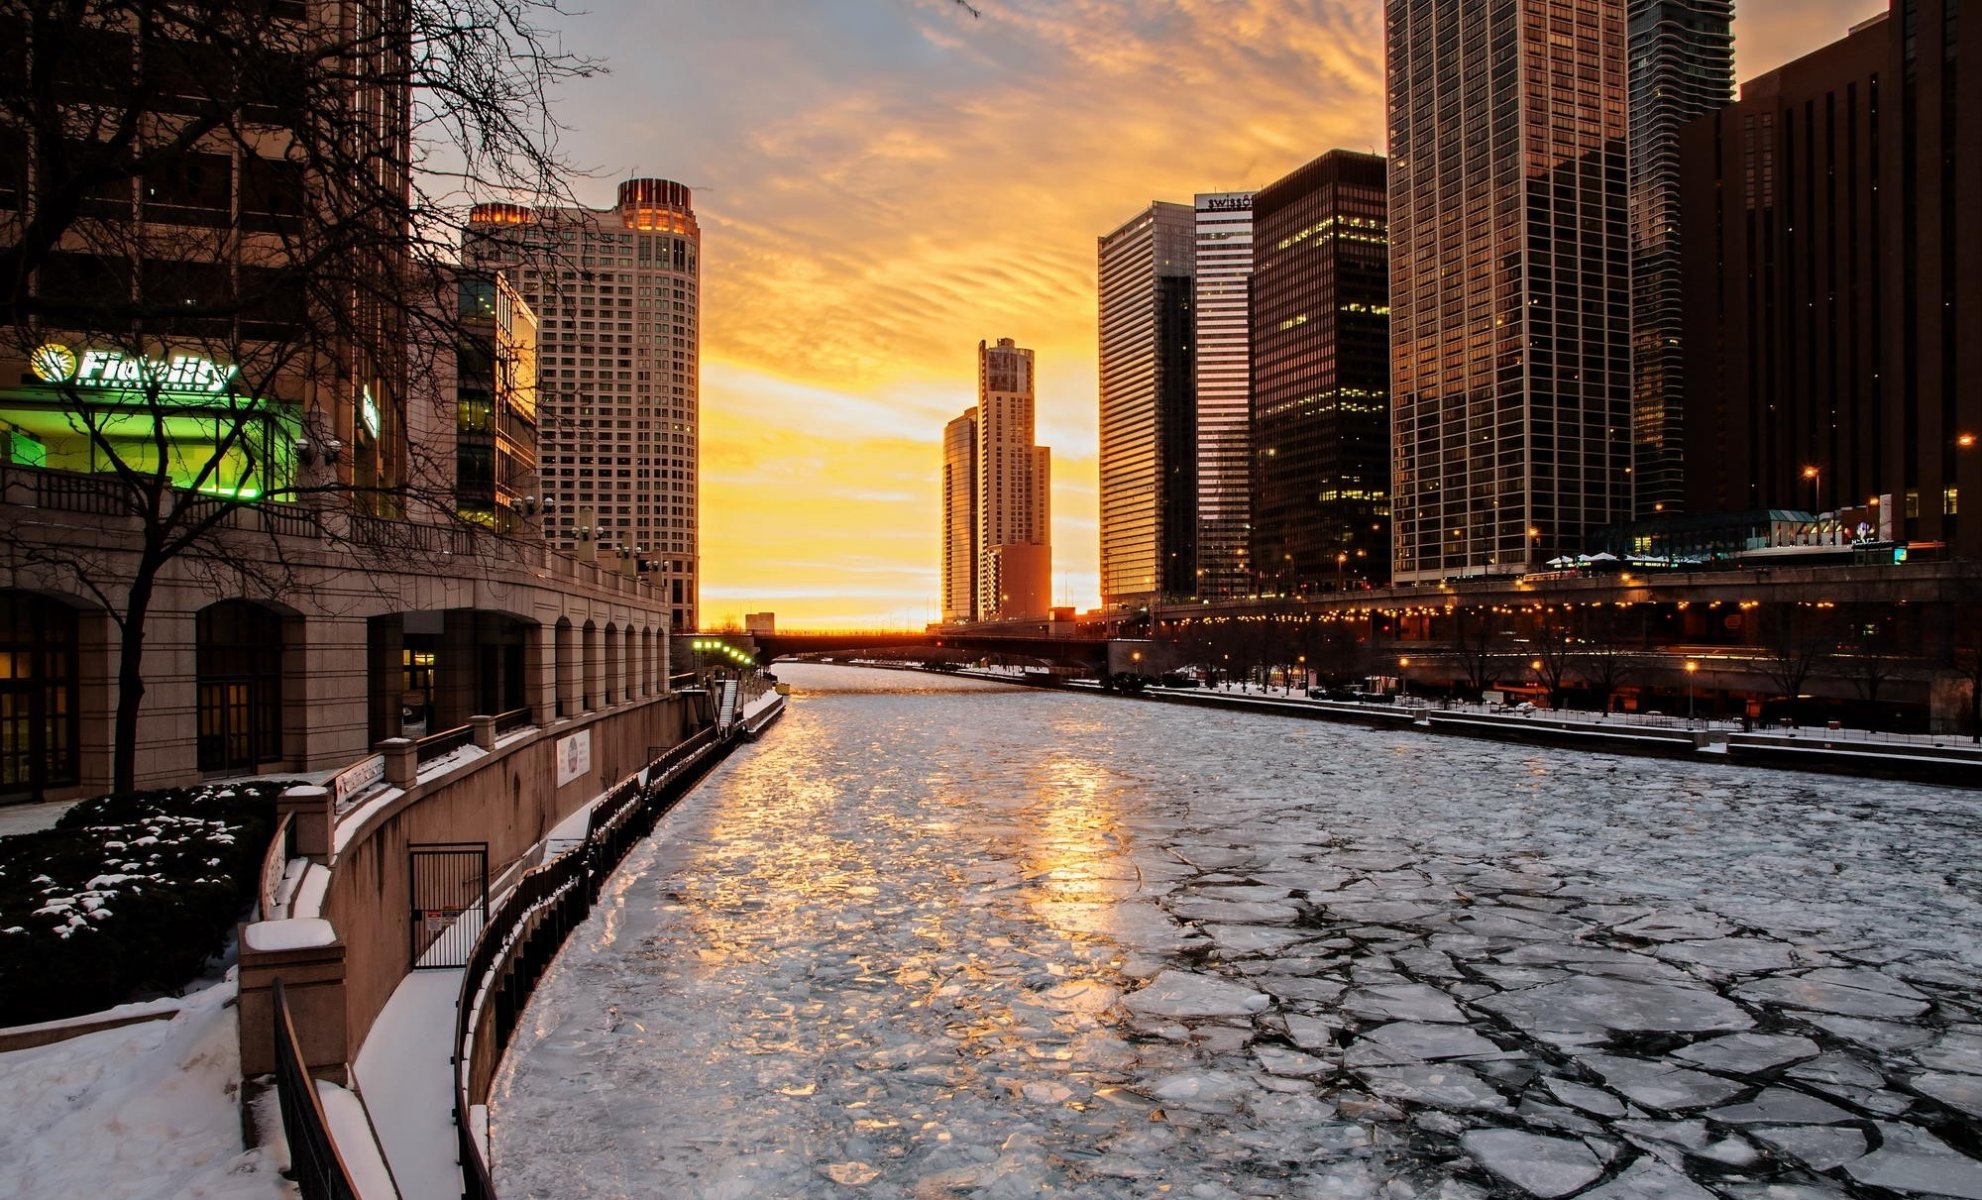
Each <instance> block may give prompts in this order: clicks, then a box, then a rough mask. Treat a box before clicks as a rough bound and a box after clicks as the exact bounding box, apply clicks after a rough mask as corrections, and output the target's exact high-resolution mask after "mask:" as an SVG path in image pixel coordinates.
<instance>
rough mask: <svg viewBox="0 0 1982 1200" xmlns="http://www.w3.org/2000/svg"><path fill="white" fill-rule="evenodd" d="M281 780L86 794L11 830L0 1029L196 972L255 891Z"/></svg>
mask: <svg viewBox="0 0 1982 1200" xmlns="http://www.w3.org/2000/svg"><path fill="white" fill-rule="evenodd" d="M285 786H287V785H286V784H285V783H283V782H276V781H268V782H264V781H256V782H254V783H233V784H226V785H214V786H205V787H193V788H170V789H166V790H163V791H156V792H141V793H136V794H132V795H125V796H105V797H102V798H99V799H95V800H88V801H85V802H83V803H81V804H78V805H77V806H76V807H74V808H72V809H70V810H69V811H68V812H67V813H65V814H63V816H62V819H61V820H60V821H59V822H57V824H56V826H55V828H53V829H46V830H42V831H40V832H38V833H30V834H23V835H20V836H17V837H9V838H0V1025H15V1024H22V1023H25V1022H30V1021H48V1020H54V1019H56V1018H58V1017H66V1016H75V1015H77V1014H80V1013H89V1012H96V1011H99V1010H101V1009H105V1008H109V1007H111V1006H113V1005H117V1004H122V1003H124V1002H126V1001H129V1000H131V999H134V998H136V997H138V996H140V995H142V994H144V993H147V992H151V993H159V992H169V991H173V990H176V989H178V988H180V987H183V986H184V985H185V984H186V983H188V982H190V981H191V980H193V979H195V978H197V977H198V976H199V973H200V971H201V969H202V967H203V966H204V965H205V963H206V962H207V960H208V959H209V958H211V957H212V956H213V955H214V954H216V953H218V952H219V951H220V950H221V949H222V947H224V946H225V945H226V942H227V935H228V933H229V932H230V931H231V930H232V928H233V925H234V922H235V921H236V920H237V919H238V918H239V916H240V915H241V912H242V910H243V909H244V908H245V907H246V906H247V905H248V904H249V902H250V901H251V900H252V899H253V897H254V891H255V884H256V880H257V879H258V877H259V875H260V871H261V861H262V855H263V853H264V852H265V851H266V850H267V848H268V839H269V836H270V831H271V830H272V828H273V825H274V821H273V818H274V813H275V797H276V796H277V795H279V794H280V793H281V791H282V789H283V787H285Z"/></svg>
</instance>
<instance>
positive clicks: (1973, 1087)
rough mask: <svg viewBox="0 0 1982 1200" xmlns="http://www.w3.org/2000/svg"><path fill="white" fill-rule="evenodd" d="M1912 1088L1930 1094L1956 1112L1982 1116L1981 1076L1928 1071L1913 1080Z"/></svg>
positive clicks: (1925, 1094)
mask: <svg viewBox="0 0 1982 1200" xmlns="http://www.w3.org/2000/svg"><path fill="white" fill-rule="evenodd" d="M1913 1090H1914V1091H1916V1092H1919V1093H1920V1094H1921V1095H1923V1096H1932V1097H1933V1098H1934V1099H1936V1100H1939V1101H1940V1102H1941V1103H1942V1104H1945V1105H1947V1106H1948V1107H1949V1108H1952V1109H1954V1110H1955V1111H1956V1112H1963V1113H1967V1114H1968V1115H1969V1116H1971V1117H1978V1118H1982V1078H1978V1077H1976V1076H1974V1075H1951V1074H1948V1073H1947V1072H1944V1071H1930V1072H1928V1073H1927V1074H1925V1075H1920V1076H1917V1077H1916V1078H1915V1079H1914V1080H1913Z"/></svg>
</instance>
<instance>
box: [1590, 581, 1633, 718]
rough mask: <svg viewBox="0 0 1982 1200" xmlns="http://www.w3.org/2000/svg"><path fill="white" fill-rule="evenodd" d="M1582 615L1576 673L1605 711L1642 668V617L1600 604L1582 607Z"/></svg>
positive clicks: (1598, 705)
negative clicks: (1620, 690)
mask: <svg viewBox="0 0 1982 1200" xmlns="http://www.w3.org/2000/svg"><path fill="white" fill-rule="evenodd" d="M1582 616H1583V619H1582V620H1581V621H1580V622H1578V627H1579V628H1580V630H1581V634H1582V640H1581V645H1580V647H1579V651H1580V652H1579V654H1578V663H1577V674H1578V675H1579V676H1580V677H1581V678H1582V680H1583V682H1584V683H1585V684H1586V685H1587V686H1588V687H1589V689H1590V690H1591V691H1592V692H1594V693H1596V701H1597V707H1598V708H1599V709H1600V710H1603V711H1605V712H1608V711H1609V710H1610V703H1611V700H1612V698H1613V697H1615V696H1616V695H1617V693H1618V690H1619V689H1621V688H1622V687H1624V685H1625V684H1627V683H1629V682H1631V681H1632V680H1633V679H1635V678H1636V677H1637V675H1638V673H1639V671H1641V670H1642V669H1643V668H1644V665H1645V659H1644V656H1643V653H1642V650H1643V645H1644V628H1643V622H1642V618H1641V617H1639V618H1636V619H1634V616H1633V614H1632V612H1631V611H1630V610H1629V609H1619V608H1615V607H1612V606H1610V605H1601V604H1600V605H1596V606H1593V607H1591V608H1587V609H1584V610H1583V614H1582Z"/></svg>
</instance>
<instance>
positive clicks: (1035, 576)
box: [943, 338, 1053, 621]
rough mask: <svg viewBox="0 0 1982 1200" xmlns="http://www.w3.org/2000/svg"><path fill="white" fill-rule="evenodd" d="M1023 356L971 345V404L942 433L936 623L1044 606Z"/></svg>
mask: <svg viewBox="0 0 1982 1200" xmlns="http://www.w3.org/2000/svg"><path fill="white" fill-rule="evenodd" d="M1033 380H1034V375H1033V361H1032V351H1030V350H1027V349H1025V348H1024V347H1022V346H1020V345H1018V344H1017V343H1015V342H1014V341H1013V340H1012V339H1011V338H999V339H998V342H997V344H996V345H992V344H991V343H988V342H979V343H978V344H977V403H976V404H975V405H974V406H972V407H971V408H969V409H967V410H965V412H964V414H963V415H962V416H960V417H958V418H956V419H955V420H954V421H951V422H950V423H949V424H948V425H947V426H945V427H944V429H943V619H944V620H945V621H991V620H999V619H1001V618H1002V619H1011V618H1017V617H1035V616H1043V615H1045V613H1046V611H1047V610H1048V609H1049V608H1051V607H1052V603H1053V600H1052V594H1053V586H1052V584H1053V579H1052V576H1053V562H1052V540H1053V539H1052V525H1053V510H1052V500H1051V495H1052V453H1051V451H1049V450H1048V449H1047V448H1046V447H1044V446H1035V445H1033V444H1032V439H1033V430H1034V420H1033V417H1034V411H1033V406H1034V387H1033Z"/></svg>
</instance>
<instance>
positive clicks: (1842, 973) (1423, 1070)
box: [491, 666, 1982, 1200]
mask: <svg viewBox="0 0 1982 1200" xmlns="http://www.w3.org/2000/svg"><path fill="white" fill-rule="evenodd" d="M781 674H782V675H783V677H785V678H787V679H788V680H790V681H791V682H793V683H794V684H795V685H796V692H797V694H796V695H795V697H794V703H793V705H792V709H791V712H790V714H789V715H788V716H787V718H786V719H785V720H784V722H783V723H782V724H781V725H780V726H778V727H777V728H775V729H774V730H773V731H772V732H771V733H770V734H769V735H768V736H767V737H766V738H765V739H764V741H763V742H762V743H760V744H759V745H757V746H755V747H753V748H751V749H748V750H746V751H744V752H742V753H740V754H739V755H738V756H737V757H736V758H734V759H733V760H732V761H731V762H730V763H728V764H726V765H725V766H723V767H722V768H721V769H720V770H719V771H718V772H717V773H716V774H715V775H714V776H712V777H711V778H710V780H709V781H708V782H707V783H705V784H704V785H703V786H702V787H701V788H700V789H699V790H698V791H697V792H696V793H695V794H694V795H692V796H691V797H690V798H689V799H688V800H686V801H685V802H684V803H683V804H682V805H681V807H680V808H678V809H677V810H676V811H675V812H674V813H673V814H672V815H670V816H669V817H668V819H667V820H666V821H665V822H663V824H662V826H661V829H660V832H659V834H658V836H657V837H656V839H655V840H654V841H653V842H652V843H651V844H649V845H648V846H646V847H644V848H642V849H641V850H639V851H636V852H635V853H634V855H633V856H631V857H630V858H629V859H628V860H627V862H626V865H625V866H624V867H623V868H622V870H621V872H620V873H619V875H618V876H617V877H615V879H614V880H613V881H612V883H611V885H610V886H609V887H608V891H607V898H606V899H605V901H604V902H603V903H602V904H601V905H600V907H599V909H598V910H596V911H595V913H594V915H593V917H592V918H591V922H590V924H589V925H588V926H586V927H585V928H582V929H581V930H579V931H578V932H577V933H576V934H574V935H573V938H572V940H571V942H570V943H569V946H568V948H567V949H566V951H565V952H564V955H563V956H562V958H561V960H560V961H559V963H558V964H557V966H556V967H555V968H554V969H553V971H552V972H551V974H550V975H549V977H548V978H547V979H546V980H545V983H544V985H543V987H542V988H541V990H540V991H539V992H538V993H537V996H536V999H535V1000H534V1001H533V1002H532V1005H531V1007H530V1009H529V1012H528V1014H527V1015H526V1019H525V1029H524V1030H523V1031H521V1032H520V1033H519V1036H518V1039H517V1042H516V1044H515V1046H514V1048H513V1049H512V1050H511V1053H510V1059H509V1062H508V1064H507V1066H506V1068H505V1070H504V1073H503V1075H502V1077H501V1078H500V1079H499V1080H498V1083H497V1089H496V1093H495V1095H494V1097H493V1099H492V1101H491V1119H492V1122H493V1139H494V1166H495V1175H496V1179H497V1181H498V1184H499V1185H500V1187H501V1189H502V1191H503V1194H504V1196H505V1197H506V1198H508V1200H516V1198H518V1197H523V1196H533V1197H566V1196H589V1197H610V1196H628V1197H631V1196H641V1197H650V1196H664V1197H725V1198H734V1200H746V1198H748V1200H759V1198H764V1197H779V1196H867V1197H909V1198H915V1200H935V1198H939V1197H950V1196H974V1197H1009V1198H1013V1200H1017V1198H1019V1197H1033V1196H1042V1195H1062V1196H1079V1197H1144V1196H1172V1197H1175V1196H1189V1197H1230V1196H1276V1197H1277V1196H1286V1197H1307V1196H1316V1197H1340V1198H1357V1197H1364V1196H1368V1197H1373V1198H1374V1197H1381V1198H1382V1200H1413V1198H1415V1197H1437V1198H1438V1200H1472V1198H1475V1197H1480V1196H1484V1195H1506V1196H1526V1195H1534V1196H1542V1197H1554V1196H1568V1195H1572V1194H1590V1195H1595V1196H1597V1197H1598V1198H1599V1200H1665V1198H1671V1200H1707V1197H1709V1196H1711V1195H1720V1196H1725V1197H1728V1198H1729V1200H1823V1198H1824V1197H1829V1196H1845V1195H1855V1196H1858V1197H1866V1196H1877V1195H1881V1194H1894V1195H1897V1194H1919V1193H1926V1194H1935V1195H1947V1196H1958V1197H1966V1198H1969V1200H1982V1163H1978V1161H1977V1157H1976V1156H1977V1155H1982V1135H1978V1132H1977V1131H1978V1128H1982V993H1978V985H1977V979H1978V977H1982V862H1979V861H1978V857H1977V852H1978V847H1982V836H1979V835H1982V807H1978V803H1979V802H1978V800H1977V797H1976V796H1975V794H1973V793H1967V792H1958V791H1953V790H1943V789H1936V788H1930V787H1923V786H1918V785H1903V784H1893V783H1884V782H1877V781H1865V780H1853V779H1837V778H1829V777H1820V776H1805V775H1799V774H1794V773H1787V772H1782V773H1778V772H1754V771H1743V770H1741V769H1739V768H1735V767H1728V766H1719V765H1714V764H1694V763H1668V762H1662V761H1658V762H1654V761H1647V760H1642V759H1628V758H1617V757H1611V756H1607V755H1595V754H1589V755H1579V754H1575V753H1571V752H1558V751H1535V750H1532V749H1526V748H1521V747H1516V746H1503V745H1498V744H1494V743H1488V742H1472V741H1459V740H1445V739H1430V738H1421V737H1413V736H1411V735H1409V734H1404V733H1396V732H1390V731H1383V730H1364V729H1360V728H1353V727H1346V726H1328V725H1319V724H1313V723H1308V722H1301V721H1293V720H1284V719H1279V718H1269V717H1261V716H1258V715H1253V714H1242V713H1224V712H1215V711H1204V710H1196V709H1186V708H1176V707H1170V706H1159V705H1152V704H1141V703H1134V702H1128V701H1121V700H1115V699H1112V698H1107V697H1101V696H1094V695H1075V694H1063V693H1058V692H1051V691H1038V690H1031V689H1002V688H997V687H994V686H989V685H984V684H976V683H969V682H963V681H955V680H947V679H943V678H941V677H938V676H919V675H912V674H901V673H894V672H881V671H862V670H858V669H854V668H844V667H823V666H799V667H791V668H789V669H785V670H782V671H781Z"/></svg>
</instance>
